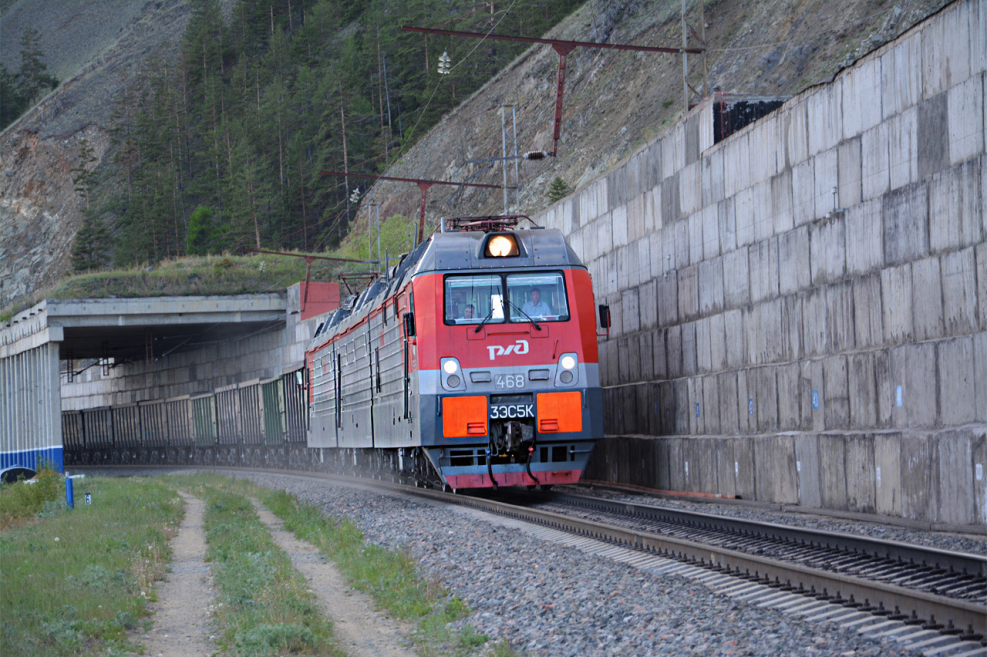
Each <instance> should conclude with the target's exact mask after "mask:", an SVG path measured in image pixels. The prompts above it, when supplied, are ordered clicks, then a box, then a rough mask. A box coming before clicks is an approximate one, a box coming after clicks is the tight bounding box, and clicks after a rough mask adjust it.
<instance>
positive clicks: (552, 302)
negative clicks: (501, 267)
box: [507, 272, 569, 322]
mask: <svg viewBox="0 0 987 657" xmlns="http://www.w3.org/2000/svg"><path fill="white" fill-rule="evenodd" d="M507 294H508V298H509V299H510V302H511V303H510V306H511V321H512V322H527V321H528V318H529V317H530V318H531V319H533V320H535V321H538V322H564V321H566V320H567V319H569V307H568V305H567V304H566V302H565V282H563V280H562V274H560V273H558V272H550V273H544V274H509V275H508V276H507ZM518 310H520V312H518Z"/></svg>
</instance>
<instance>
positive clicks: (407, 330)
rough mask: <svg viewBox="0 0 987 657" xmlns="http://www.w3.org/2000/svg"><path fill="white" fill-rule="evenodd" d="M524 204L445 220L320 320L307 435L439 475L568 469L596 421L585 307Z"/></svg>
mask: <svg viewBox="0 0 987 657" xmlns="http://www.w3.org/2000/svg"><path fill="white" fill-rule="evenodd" d="M526 219H527V218H526V217H523V216H508V217H470V218H457V219H443V220H442V224H441V230H440V232H438V233H436V234H433V235H432V237H431V238H430V239H428V240H427V241H424V242H423V243H422V244H420V245H419V246H418V247H417V248H416V249H415V250H414V251H412V252H411V253H409V254H408V255H406V256H405V257H404V258H403V259H402V260H401V262H400V264H398V265H396V266H395V267H393V268H392V269H391V270H389V271H388V273H387V276H386V277H385V278H384V279H383V280H378V281H376V282H375V283H374V284H373V285H372V286H370V287H369V288H368V289H367V290H365V291H364V292H363V293H362V294H361V295H360V296H359V297H358V298H357V299H355V300H354V301H353V303H352V304H351V305H350V306H349V307H346V308H340V309H338V310H336V311H334V312H333V313H332V314H331V315H330V316H329V317H328V318H327V319H326V321H325V322H324V323H323V324H322V325H320V326H319V328H318V330H317V331H316V334H315V336H314V338H313V341H312V343H311V345H310V347H309V349H308V350H307V352H306V366H307V367H306V369H307V371H308V372H309V407H310V428H309V439H308V444H309V446H310V447H320V448H329V449H330V450H333V454H334V455H335V457H336V458H340V459H343V460H345V461H352V464H353V465H354V466H355V467H360V468H363V469H369V470H370V471H372V472H374V473H375V474H380V475H384V474H387V473H390V474H391V475H396V476H400V477H402V478H408V479H412V480H414V482H415V483H417V484H418V485H421V486H432V487H441V488H444V489H451V490H460V489H477V488H500V487H511V486H527V487H541V488H543V489H548V488H551V487H552V486H554V485H556V484H571V483H575V482H577V481H578V480H579V478H580V476H581V474H582V472H583V470H584V469H585V467H586V464H587V461H588V460H589V457H590V454H591V453H592V450H593V446H594V444H595V441H596V440H597V439H599V438H602V436H603V412H602V411H603V393H602V390H601V388H600V375H599V361H598V356H597V333H598V327H597V310H598V308H597V306H596V304H595V301H594V297H593V285H592V280H591V278H590V275H589V272H588V271H587V269H586V267H585V266H584V265H583V264H582V262H581V261H580V259H579V257H578V256H577V255H576V254H575V253H574V252H573V250H572V249H571V248H570V246H569V245H568V243H567V242H566V241H565V238H564V237H563V236H562V233H561V232H560V231H558V230H552V229H545V228H541V227H538V226H532V227H530V228H529V227H526V226H524V227H522V226H520V224H521V222H523V221H524V220H526ZM599 315H600V318H601V322H600V323H601V325H603V328H604V330H606V329H608V328H609V310H608V308H607V307H606V306H600V307H599Z"/></svg>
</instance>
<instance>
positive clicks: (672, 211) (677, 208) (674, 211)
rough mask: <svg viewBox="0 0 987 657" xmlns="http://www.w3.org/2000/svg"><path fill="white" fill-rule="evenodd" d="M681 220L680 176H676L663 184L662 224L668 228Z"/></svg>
mask: <svg viewBox="0 0 987 657" xmlns="http://www.w3.org/2000/svg"><path fill="white" fill-rule="evenodd" d="M681 218H682V210H681V205H680V204H679V177H678V174H675V175H673V176H671V177H670V178H665V180H664V181H662V183H661V222H662V225H664V226H668V225H670V224H671V223H672V222H675V221H678V220H679V219H681Z"/></svg>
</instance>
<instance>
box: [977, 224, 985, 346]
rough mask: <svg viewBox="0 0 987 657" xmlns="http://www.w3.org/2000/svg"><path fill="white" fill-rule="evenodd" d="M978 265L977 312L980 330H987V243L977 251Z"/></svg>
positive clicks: (980, 245) (978, 247) (979, 246)
mask: <svg viewBox="0 0 987 657" xmlns="http://www.w3.org/2000/svg"><path fill="white" fill-rule="evenodd" d="M976 263H977V269H976V271H977V312H978V315H979V317H980V328H987V274H985V273H984V272H987V243H985V244H978V245H977V249H976Z"/></svg>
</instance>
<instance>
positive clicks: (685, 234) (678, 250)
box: [672, 221, 692, 269]
mask: <svg viewBox="0 0 987 657" xmlns="http://www.w3.org/2000/svg"><path fill="white" fill-rule="evenodd" d="M672 231H673V234H674V236H675V250H674V251H673V254H672V262H673V263H674V266H675V267H676V268H677V269H684V268H685V267H688V266H689V265H690V264H691V263H692V254H691V249H690V247H689V239H690V236H689V222H688V221H677V222H676V223H675V226H674V228H673V229H672Z"/></svg>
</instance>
